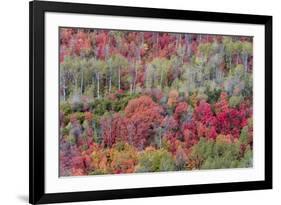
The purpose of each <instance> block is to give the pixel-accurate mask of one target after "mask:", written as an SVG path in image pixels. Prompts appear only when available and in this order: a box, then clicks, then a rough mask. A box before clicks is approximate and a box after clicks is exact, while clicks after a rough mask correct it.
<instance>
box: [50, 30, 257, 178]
mask: <svg viewBox="0 0 281 205" xmlns="http://www.w3.org/2000/svg"><path fill="white" fill-rule="evenodd" d="M254 40H255V39H254V37H253V36H239V35H235V34H233V35H222V34H208V33H176V32H162V31H138V30H118V29H106V28H104V29H101V28H79V27H59V29H58V41H59V53H58V54H57V55H58V58H59V66H58V67H59V70H58V72H59V85H58V86H59V88H58V91H59V93H58V95H59V102H57V103H59V113H58V118H59V125H58V132H59V134H58V138H59V139H58V141H59V143H58V145H59V153H58V154H59V156H58V157H59V176H60V177H67V176H89V175H105V174H115V175H116V174H132V173H134V174H137V173H149V172H179V171H186V174H188V173H189V172H190V171H194V170H214V169H236V168H240V169H246V168H253V155H254V154H255V153H253V144H254V143H255V142H254V140H253V118H255V115H254V114H253V103H254V102H253V70H254V67H255V66H254V65H253V58H254V57H255V56H253V41H254ZM54 103H55V102H54Z"/></svg>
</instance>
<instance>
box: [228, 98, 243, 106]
mask: <svg viewBox="0 0 281 205" xmlns="http://www.w3.org/2000/svg"><path fill="white" fill-rule="evenodd" d="M242 100H243V99H242V96H241V95H239V96H236V95H234V96H231V97H230V98H229V106H230V107H232V108H235V107H238V106H239V105H240V103H241V101H242Z"/></svg>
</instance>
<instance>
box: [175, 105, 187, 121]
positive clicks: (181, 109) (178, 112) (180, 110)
mask: <svg viewBox="0 0 281 205" xmlns="http://www.w3.org/2000/svg"><path fill="white" fill-rule="evenodd" d="M187 110H188V105H187V103H186V102H180V103H178V104H177V106H176V109H175V113H174V118H175V120H177V121H179V120H180V118H181V116H183V115H186V113H187Z"/></svg>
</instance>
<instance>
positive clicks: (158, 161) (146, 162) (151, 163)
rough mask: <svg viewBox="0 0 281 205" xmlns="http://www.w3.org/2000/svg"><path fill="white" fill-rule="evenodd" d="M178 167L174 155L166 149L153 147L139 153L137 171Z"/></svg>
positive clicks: (156, 170) (167, 169)
mask: <svg viewBox="0 0 281 205" xmlns="http://www.w3.org/2000/svg"><path fill="white" fill-rule="evenodd" d="M175 168H176V166H175V162H174V160H173V156H172V154H171V153H169V152H168V151H167V150H165V149H158V150H155V149H153V148H151V147H148V148H146V150H145V151H143V152H141V153H140V154H139V164H138V165H137V167H136V171H137V172H158V171H174V170H175Z"/></svg>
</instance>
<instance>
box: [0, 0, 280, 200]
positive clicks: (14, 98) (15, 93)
mask: <svg viewBox="0 0 281 205" xmlns="http://www.w3.org/2000/svg"><path fill="white" fill-rule="evenodd" d="M72 2H86V3H96V4H109V5H127V6H141V7H158V8H170V9H186V10H202V11H218V12H234V13H251V14H265V15H273V22H274V23H273V72H274V75H273V87H274V89H273V95H274V102H273V106H274V112H273V113H274V115H273V121H274V124H273V127H274V129H273V131H274V136H273V140H274V144H273V148H274V189H273V190H266V191H248V192H235V193H218V194H203V195H202V194H201V195H188V196H173V197H156V198H144V199H126V200H114V201H99V202H86V203H79V204H97V205H98V204H104V205H105V204H108V205H109V204H110V205H111V204H112V205H118V204H120V205H121V204H122V205H131V204H176V203H177V204H199V205H200V204H208V205H212V204H216V205H221V204H223V205H225V204H228V205H233V204H235V205H237V204H257V203H258V204H278V201H280V200H281V193H280V190H281V181H280V173H281V169H280V155H281V152H280V150H281V149H280V142H281V140H280V138H281V136H279V134H280V131H281V130H280V126H281V125H279V122H280V115H281V109H280V108H281V92H279V89H278V88H279V87H280V86H281V80H279V78H280V77H281V76H280V74H281V71H280V69H281V62H280V55H281V44H280V43H281V42H280V36H281V26H280V25H281V12H280V6H279V5H278V3H279V2H278V1H277V0H263V1H261V0H255V1H250V0H248V1H246V0H232V1H225V0H195V1H186V0H154V1H152V0H150V1H149V0H72ZM0 4H1V6H0V24H1V27H0V29H1V30H0V96H1V97H0V108H1V111H0V204H13V205H17V204H27V201H28V121H29V119H28V106H29V102H28V94H29V93H28V80H29V79H28V72H29V71H28V45H29V39H28V1H27V0H14V1H9V0H6V1H1V3H0ZM279 203H280V202H279ZM77 204H78V203H77Z"/></svg>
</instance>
